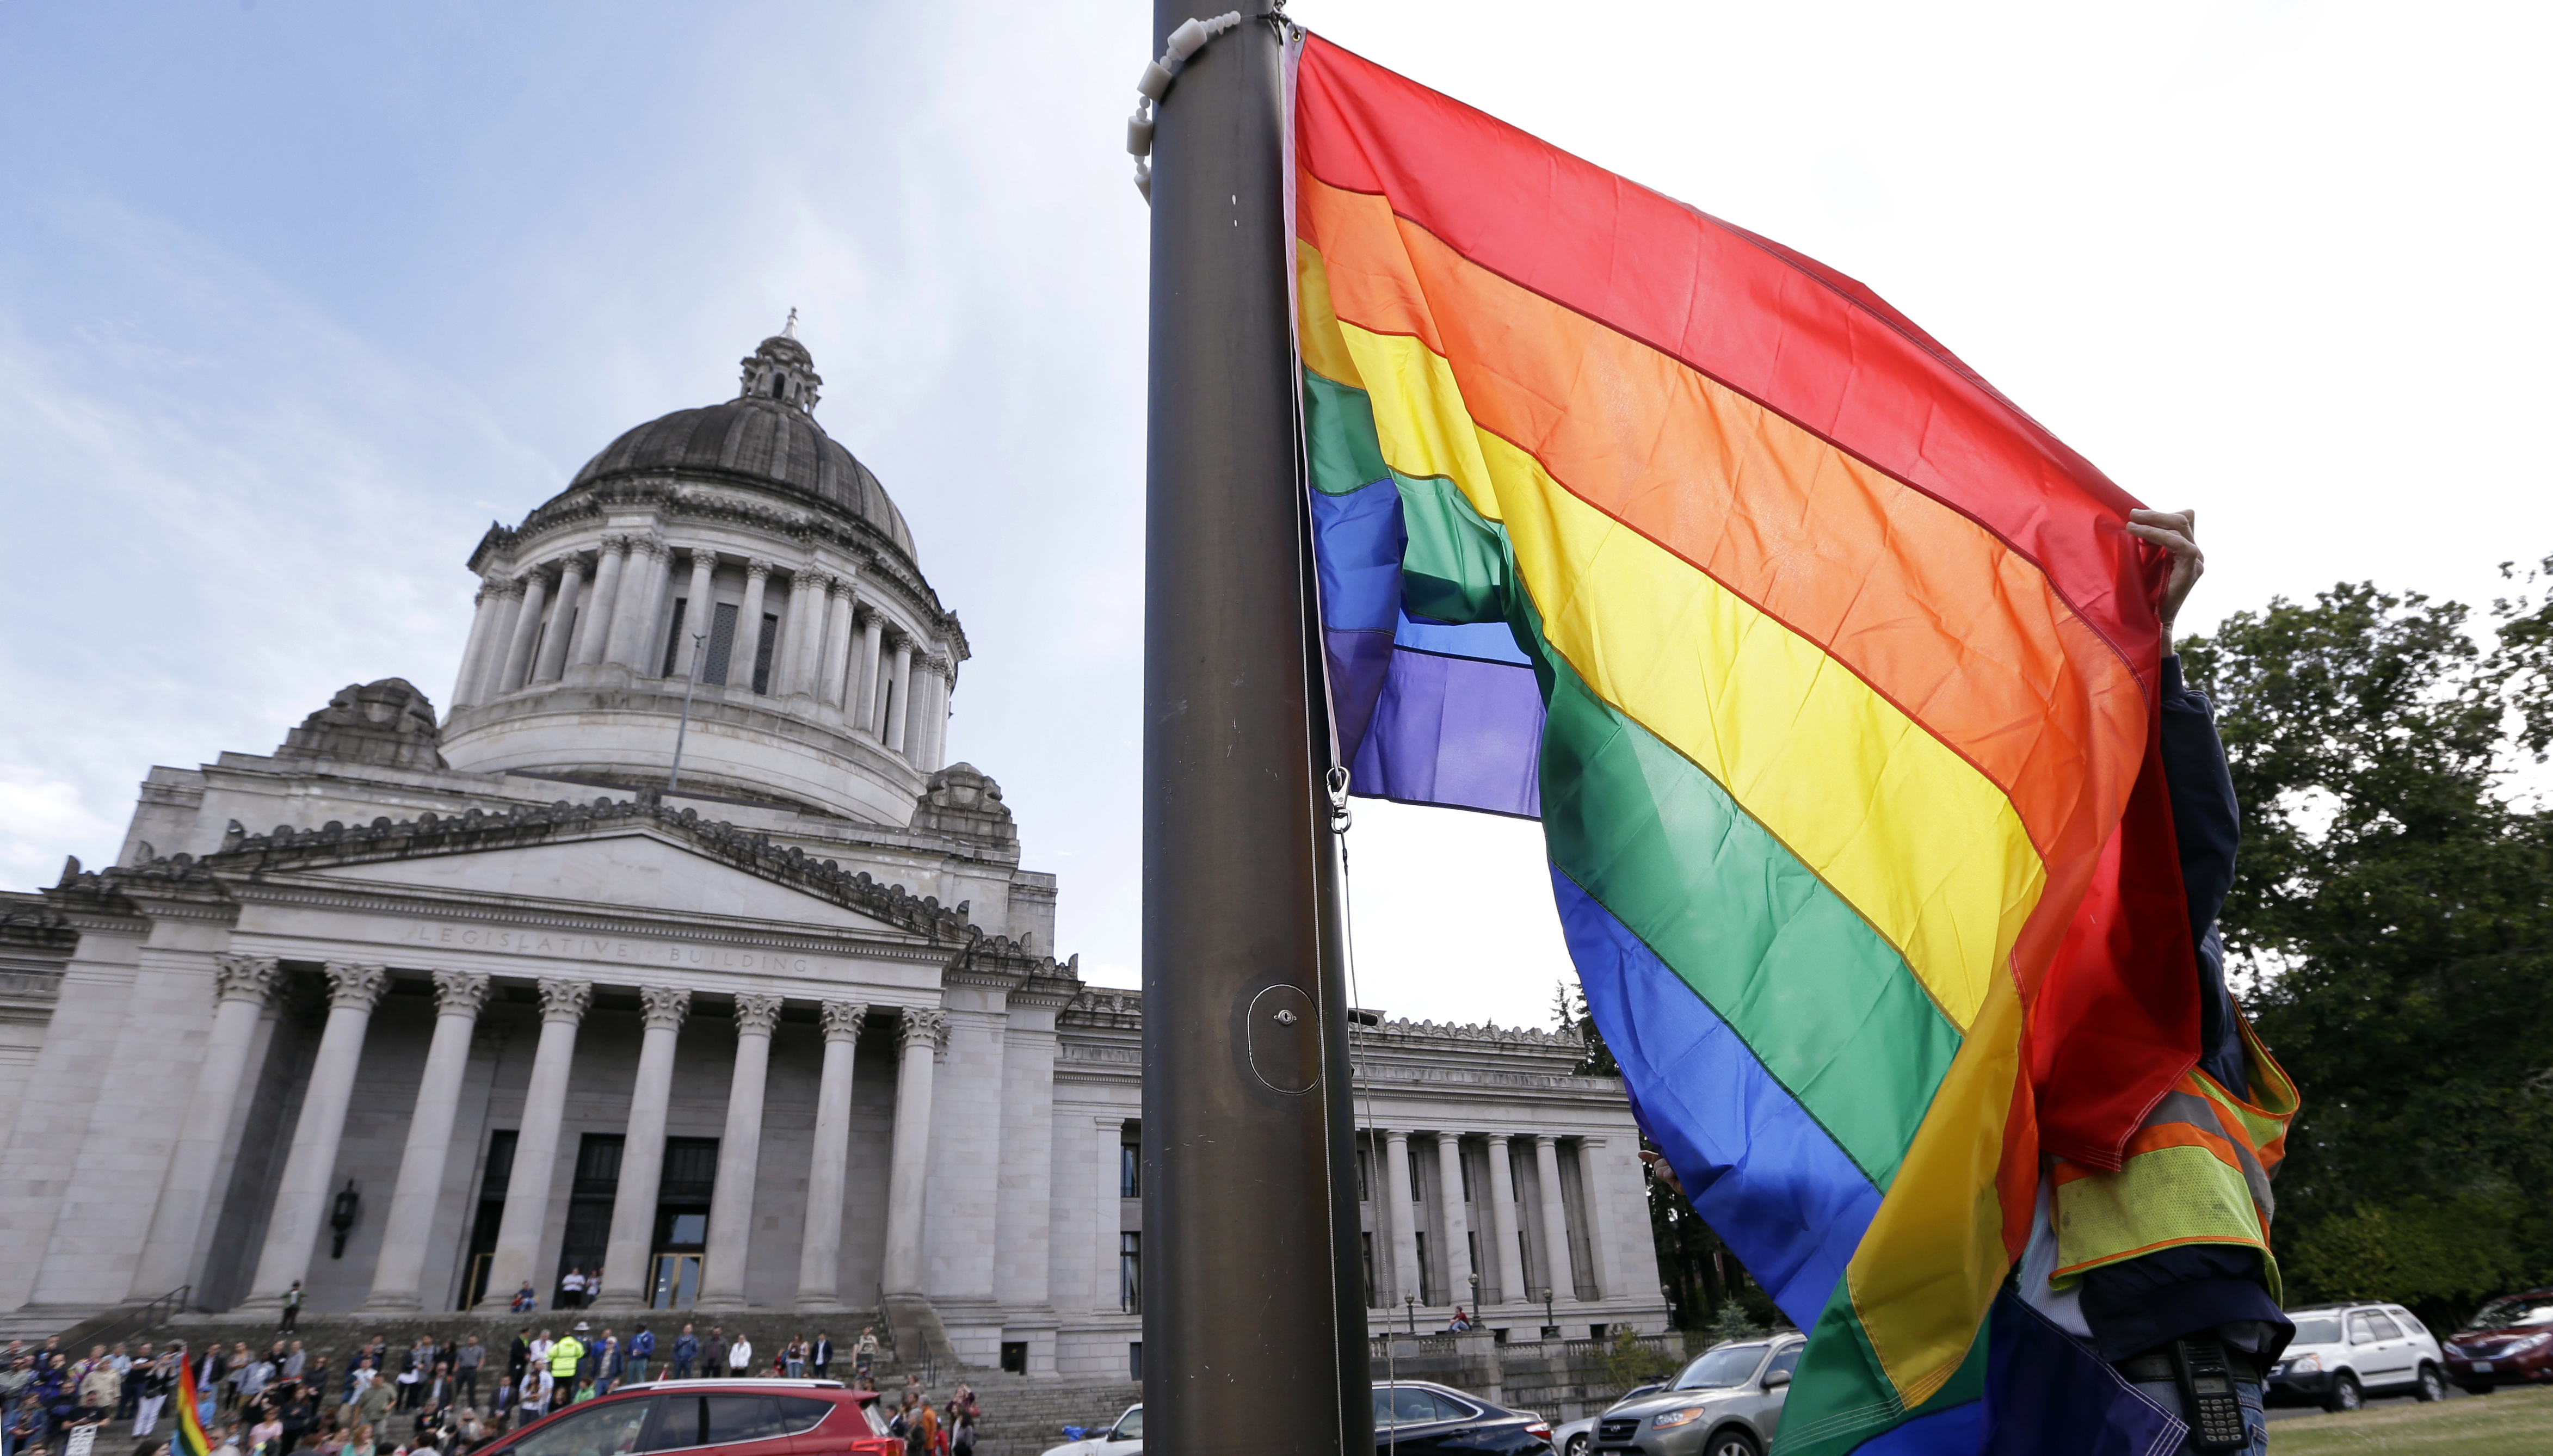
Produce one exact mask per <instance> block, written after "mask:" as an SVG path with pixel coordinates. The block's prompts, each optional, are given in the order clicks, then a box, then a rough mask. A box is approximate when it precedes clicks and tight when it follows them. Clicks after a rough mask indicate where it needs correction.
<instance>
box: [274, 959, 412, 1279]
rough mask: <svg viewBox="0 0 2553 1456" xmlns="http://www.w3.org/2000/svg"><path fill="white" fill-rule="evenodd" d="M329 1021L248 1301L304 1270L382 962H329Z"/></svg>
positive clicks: (385, 976)
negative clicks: (357, 963)
mask: <svg viewBox="0 0 2553 1456" xmlns="http://www.w3.org/2000/svg"><path fill="white" fill-rule="evenodd" d="M327 970H328V1025H327V1028H326V1029H325V1030H323V1031H322V1032H320V1034H319V1053H318V1055H317V1056H316V1057H315V1058H313V1059H312V1061H311V1064H310V1085H309V1087H308V1088H307V1089H306V1090H304V1091H303V1092H302V1094H301V1119H300V1121H298V1122H296V1123H294V1124H293V1127H292V1146H291V1151H289V1152H287V1153H286V1154H285V1155H284V1158H283V1176H282V1177H280V1178H279V1179H277V1182H276V1186H275V1205H274V1210H273V1212H271V1213H270V1214H269V1215H268V1217H267V1225H266V1248H265V1249H264V1250H263V1251H262V1252H261V1253H260V1254H259V1255H258V1258H257V1277H256V1278H255V1279H254V1280H251V1281H250V1282H249V1290H250V1294H249V1298H248V1301H247V1304H248V1307H251V1308H257V1309H273V1308H276V1307H277V1306H279V1305H280V1304H282V1302H283V1293H284V1290H285V1289H286V1288H289V1287H290V1286H292V1285H293V1284H295V1283H298V1282H299V1281H301V1280H302V1279H304V1278H306V1277H307V1276H308V1275H309V1273H310V1252H311V1246H312V1245H313V1244H314V1243H316V1242H317V1240H318V1238H319V1225H320V1221H321V1219H322V1217H323V1216H324V1215H325V1214H326V1212H327V1209H328V1198H329V1194H330V1193H331V1191H333V1188H332V1183H333V1180H334V1178H335V1176H336V1173H337V1145H338V1143H339V1141H340V1140H342V1139H343V1138H344V1137H345V1134H346V1104H347V1103H348V1102H349V1101H350V1100H352V1098H353V1095H354V1091H355V1070H356V1068H357V1067H358V1066H360V1065H362V1064H363V1060H364V1031H365V1029H366V1028H367V1027H370V1026H371V1025H372V1022H373V1006H374V1005H375V1003H377V1002H379V1001H380V1000H381V998H382V992H383V991H384V990H385V989H387V988H388V987H389V983H390V973H389V968H388V967H386V966H380V965H344V964H336V963H331V964H330V965H329V966H328V967H327Z"/></svg>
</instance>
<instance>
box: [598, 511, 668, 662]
mask: <svg viewBox="0 0 2553 1456" xmlns="http://www.w3.org/2000/svg"><path fill="white" fill-rule="evenodd" d="M673 568H674V553H673V552H672V551H670V550H668V549H667V548H666V546H665V543H664V542H662V541H658V540H655V539H653V538H652V537H648V536H640V537H637V538H636V539H634V540H632V541H631V542H630V543H629V570H628V572H627V573H626V574H625V575H623V576H622V577H621V579H620V605H619V607H617V608H616V609H614V610H613V612H612V614H611V624H612V633H613V635H614V636H615V637H616V638H618V639H619V640H620V643H621V650H620V653H619V654H618V655H616V656H614V657H613V658H612V659H611V660H612V661H614V662H625V663H627V664H629V671H630V672H631V673H632V674H633V675H635V676H637V677H661V676H663V674H662V673H660V672H658V671H657V669H659V668H661V667H663V666H664V665H665V647H664V643H663V642H662V641H661V640H659V639H658V637H657V636H656V623H657V622H658V621H660V620H662V619H663V618H662V614H663V612H664V608H665V584H666V582H667V580H668V579H670V578H671V577H672V575H673ZM624 628H625V630H624Z"/></svg>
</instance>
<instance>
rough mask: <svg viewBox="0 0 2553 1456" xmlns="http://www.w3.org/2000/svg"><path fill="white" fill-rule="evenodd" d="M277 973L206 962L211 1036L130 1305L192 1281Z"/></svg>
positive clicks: (262, 965)
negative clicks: (200, 1233) (199, 1234)
mask: <svg viewBox="0 0 2553 1456" xmlns="http://www.w3.org/2000/svg"><path fill="white" fill-rule="evenodd" d="M280 974H281V967H280V966H278V965H277V963H276V961H275V960H274V959H273V958H272V957H269V956H263V955H218V956H215V957H214V960H213V1029H212V1032H211V1034H210V1035H208V1036H207V1037H206V1038H205V1040H204V1062H203V1065H202V1066H201V1067H199V1068H198V1069H197V1070H196V1072H195V1091H194V1095H193V1096H191V1097H189V1098H187V1099H186V1104H185V1112H184V1117H183V1119H182V1120H181V1121H180V1122H179V1123H178V1126H177V1145H176V1147H175V1148H173V1149H171V1150H170V1152H169V1156H168V1172H167V1174H166V1176H164V1177H163V1178H162V1179H161V1182H160V1199H159V1202H158V1203H157V1204H156V1205H155V1206H154V1207H153V1209H152V1212H151V1232H150V1235H149V1236H148V1238H147V1239H146V1240H145V1242H144V1243H143V1246H142V1257H141V1258H140V1259H138V1260H136V1261H135V1262H134V1270H133V1292H132V1297H133V1298H136V1299H157V1298H159V1297H160V1296H161V1295H162V1294H165V1293H166V1292H168V1291H169V1290H170V1289H173V1288H176V1287H177V1286H179V1285H182V1284H191V1283H193V1282H194V1275H195V1271H194V1270H192V1269H190V1268H188V1267H187V1266H188V1265H189V1264H191V1263H192V1262H193V1259H194V1252H195V1234H196V1231H197V1230H198V1229H199V1228H200V1227H201V1226H202V1224H203V1218H204V1205H205V1203H206V1201H207V1200H209V1199H210V1198H211V1197H212V1192H213V1175H214V1171H215V1170H216V1169H218V1168H219V1167H220V1166H221V1161H222V1144H223V1142H224V1141H225V1140H226V1138H227V1137H228V1135H229V1133H230V1126H231V1114H232V1112H233V1111H234V1110H235V1109H236V1108H237V1107H238V1106H239V1099H240V1093H241V1092H242V1090H244V1088H245V1086H246V1084H247V1081H248V1062H249V1049H250V1048H252V1047H254V1046H255V1045H256V1044H257V1026H258V1021H259V1019H260V1018H261V1017H263V1016H264V1015H265V1014H266V1008H267V1003H268V1002H269V1001H271V1000H272V999H273V998H274V995H275V985H276V980H277V976H278V975H280Z"/></svg>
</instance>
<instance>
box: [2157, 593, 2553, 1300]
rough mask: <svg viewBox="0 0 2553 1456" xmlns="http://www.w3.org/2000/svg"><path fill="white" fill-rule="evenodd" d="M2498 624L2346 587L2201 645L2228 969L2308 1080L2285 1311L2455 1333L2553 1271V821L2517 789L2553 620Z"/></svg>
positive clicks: (2285, 1239) (2256, 616) (2186, 658)
mask: <svg viewBox="0 0 2553 1456" xmlns="http://www.w3.org/2000/svg"><path fill="white" fill-rule="evenodd" d="M2494 616H2495V618H2496V619H2497V627H2498V630H2497V633H2496V636H2497V645H2496V646H2494V647H2491V648H2489V649H2486V647H2485V646H2484V645H2483V644H2481V643H2478V642H2477V641H2476V640H2475V639H2474V637H2473V636H2472V635H2470V634H2469V631H2468V625H2469V621H2468V618H2469V614H2468V613H2467V611H2466V609H2465V608H2463V607H2461V606H2458V605H2456V604H2454V603H2444V602H2431V601H2429V600H2428V599H2426V598H2423V597H2419V596H2416V595H2401V596H2396V595H2389V594H2386V593H2384V592H2380V591H2378V590H2377V589H2376V588H2375V587H2373V586H2369V585H2365V584H2356V585H2350V584H2344V585H2341V586H2338V587H2334V588H2333V589H2331V590H2330V591H2327V592H2324V593H2321V594H2320V595H2318V596H2317V597H2316V598H2315V600H2314V601H2313V602H2312V603H2310V604H2298V603H2293V602H2289V601H2285V600H2283V599H2280V600H2275V601H2273V602H2272V603H2271V604H2270V605H2269V606H2268V607H2267V608H2266V609H2264V610H2262V611H2260V612H2257V613H2238V614H2236V615H2235V616H2230V617H2228V618H2226V620H2225V621H2224V622H2223V623H2222V624H2221V626H2220V627H2219V628H2218V630H2217V631H2216V632H2215V633H2214V634H2212V635H2211V636H2207V637H2202V638H2197V639H2193V640H2190V641H2188V642H2185V643H2184V644H2183V645H2182V648H2181V655H2182V660H2183V666H2184V668H2185V669H2186V670H2187V672H2188V674H2189V677H2190V679H2191V681H2192V682H2193V683H2195V684H2197V685H2198V686H2200V687H2201V688H2203V689H2204V690H2205V691H2206V692H2207V693H2208V694H2209V696H2210V697H2211V698H2213V699H2214V700H2215V702H2216V705H2217V708H2218V711H2219V722H2220V730H2221V732H2222V733H2223V736H2224V739H2225V745H2226V753H2227V757H2228V759H2229V760H2230V762H2231V764H2232V767H2233V774H2234V785H2235V790H2236V793H2237V795H2238V796H2239V797H2240V799H2241V801H2242V804H2243V813H2244V829H2243V849H2242V857H2241V862H2240V868H2239V873H2238V877H2237V880H2236V883H2235V887H2234V892H2233V895H2232V897H2231V898H2230V899H2229V900H2228V901H2227V904H2226V907H2225V912H2224V916H2223V927H2224V933H2225V938H2226V944H2227V948H2228V952H2229V957H2230V959H2231V961H2232V964H2233V968H2234V969H2235V970H2236V972H2237V974H2238V977H2244V978H2248V979H2249V981H2250V982H2251V984H2252V990H2251V993H2250V995H2249V997H2248V1000H2249V1002H2250V1009H2251V1010H2252V1011H2253V1013H2254V1015H2255V1017H2256V1019H2257V1023H2258V1026H2259V1028H2260V1031H2261V1033H2262V1036H2263V1038H2264V1040H2265V1041H2266V1042H2267V1043H2268V1044H2269V1046H2270V1047H2271V1049H2272V1051H2273V1052H2274V1053H2275V1055H2276V1056H2277V1057H2278V1059H2279V1060H2280V1062H2281V1063H2282V1064H2284V1065H2285V1066H2286V1068H2287V1069H2288V1071H2289V1072H2290V1073H2292V1074H2293V1075H2294V1076H2295V1078H2296V1080H2297V1081H2298V1083H2299V1084H2300V1086H2301V1087H2302V1090H2303V1108H2302V1110H2301V1111H2300V1112H2299V1114H2298V1116H2297V1118H2296V1121H2295V1124H2294V1126H2293V1127H2292V1128H2291V1129H2290V1130H2289V1135H2288V1138H2287V1148H2286V1163H2285V1167H2284V1168H2283V1169H2282V1170H2281V1172H2280V1174H2279V1176H2278V1180H2277V1185H2276V1191H2277V1196H2278V1218H2277V1225H2276V1228H2275V1234H2274V1242H2275V1244H2276V1246H2277V1247H2278V1249H2279V1251H2280V1254H2281V1270H2282V1272H2283V1273H2284V1274H2285V1275H2286V1276H2287V1277H2288V1280H2289V1289H2288V1293H2289V1297H2290V1300H2291V1301H2293V1300H2294V1299H2297V1298H2309V1297H2316V1296H2342V1295H2348V1294H2358V1293H2377V1292H2382V1293H2385V1294H2386V1295H2388V1296H2389V1297H2392V1298H2395V1299H2400V1300H2403V1301H2404V1302H2410V1303H2414V1304H2415V1305H2417V1306H2425V1307H2423V1313H2424V1315H2434V1316H2435V1317H2437V1318H2439V1319H2440V1320H2442V1321H2452V1320H2454V1319H2455V1318H2457V1317H2459V1316H2460V1315H2461V1314H2462V1313H2463V1311H2464V1309H2466V1308H2469V1307H2470V1305H2471V1304H2472V1302H2474V1301H2475V1300H2477V1299H2479V1298H2481V1297H2484V1296H2486V1295H2487V1294H2489V1293H2491V1292H2493V1291H2494V1290H2495V1289H2496V1288H2500V1287H2502V1286H2505V1285H2507V1284H2511V1283H2515V1282H2517V1281H2519V1280H2521V1279H2529V1278H2535V1277H2539V1276H2542V1275H2544V1274H2547V1273H2553V1239H2549V1238H2548V1232H2553V1230H2548V1229H2547V1227H2546V1220H2545V1219H2544V1217H2543V1215H2542V1212H2541V1210H2543V1209H2545V1208H2546V1207H2547V1202H2548V1196H2553V1178H2548V1173H2553V1137H2549V1136H2548V1134H2553V1115H2548V1114H2553V1107H2548V1105H2547V1097H2546V1092H2547V1091H2548V1090H2553V1088H2548V1086H2547V1078H2546V1074H2545V1073H2546V1068H2547V1066H2548V1065H2549V1064H2553V1041H2548V1038H2547V1033H2548V1031H2553V975H2548V972H2553V909H2548V905H2547V898H2546V884H2547V871H2548V869H2553V861H2548V853H2547V850H2548V847H2553V846H2549V845H2548V836H2549V833H2553V825H2548V821H2547V817H2546V816H2545V815H2544V814H2543V813H2542V812H2541V811H2540V810H2537V809H2534V808H2531V807H2528V806H2526V805H2523V804H2521V803H2519V802H2517V801H2516V800H2515V799H2513V798H2512V795H2511V792H2510V787H2509V784H2510V770H2511V768H2512V766H2513V765H2514V764H2516V763H2517V762H2518V761H2519V759H2520V758H2521V757H2522V756H2523V755H2525V754H2527V753H2530V752H2532V753H2535V754H2538V755H2540V754H2541V753H2542V752H2543V751H2544V750H2545V748H2546V747H2547V746H2548V745H2553V672H2548V671H2547V670H2546V669H2547V667H2548V666H2553V606H2545V605H2541V604H2537V603H2534V602H2532V601H2530V600H2528V599H2526V598H2524V597H2522V596H2521V597H2519V598H2516V599H2512V600H2510V601H2505V602H2502V603H2499V604H2497V605H2496V607H2495V611H2494ZM2490 1210H2497V1212H2490V1213H2489V1216H2485V1214H2486V1212H2488V1211H2490ZM2379 1286H2382V1287H2383V1288H2378V1287H2379Z"/></svg>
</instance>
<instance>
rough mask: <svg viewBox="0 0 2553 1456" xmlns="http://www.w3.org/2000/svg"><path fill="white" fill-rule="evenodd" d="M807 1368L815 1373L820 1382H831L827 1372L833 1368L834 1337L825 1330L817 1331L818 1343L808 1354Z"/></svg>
mask: <svg viewBox="0 0 2553 1456" xmlns="http://www.w3.org/2000/svg"><path fill="white" fill-rule="evenodd" d="M807 1368H808V1369H809V1370H811V1371H813V1372H815V1375H816V1379H818V1380H829V1379H831V1378H832V1377H831V1376H830V1375H828V1374H827V1372H829V1371H831V1370H832V1369H833V1336H832V1335H830V1334H828V1333H826V1332H825V1331H823V1330H818V1331H816V1343H815V1345H814V1346H812V1347H811V1348H810V1349H809V1350H808V1352H807Z"/></svg>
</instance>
